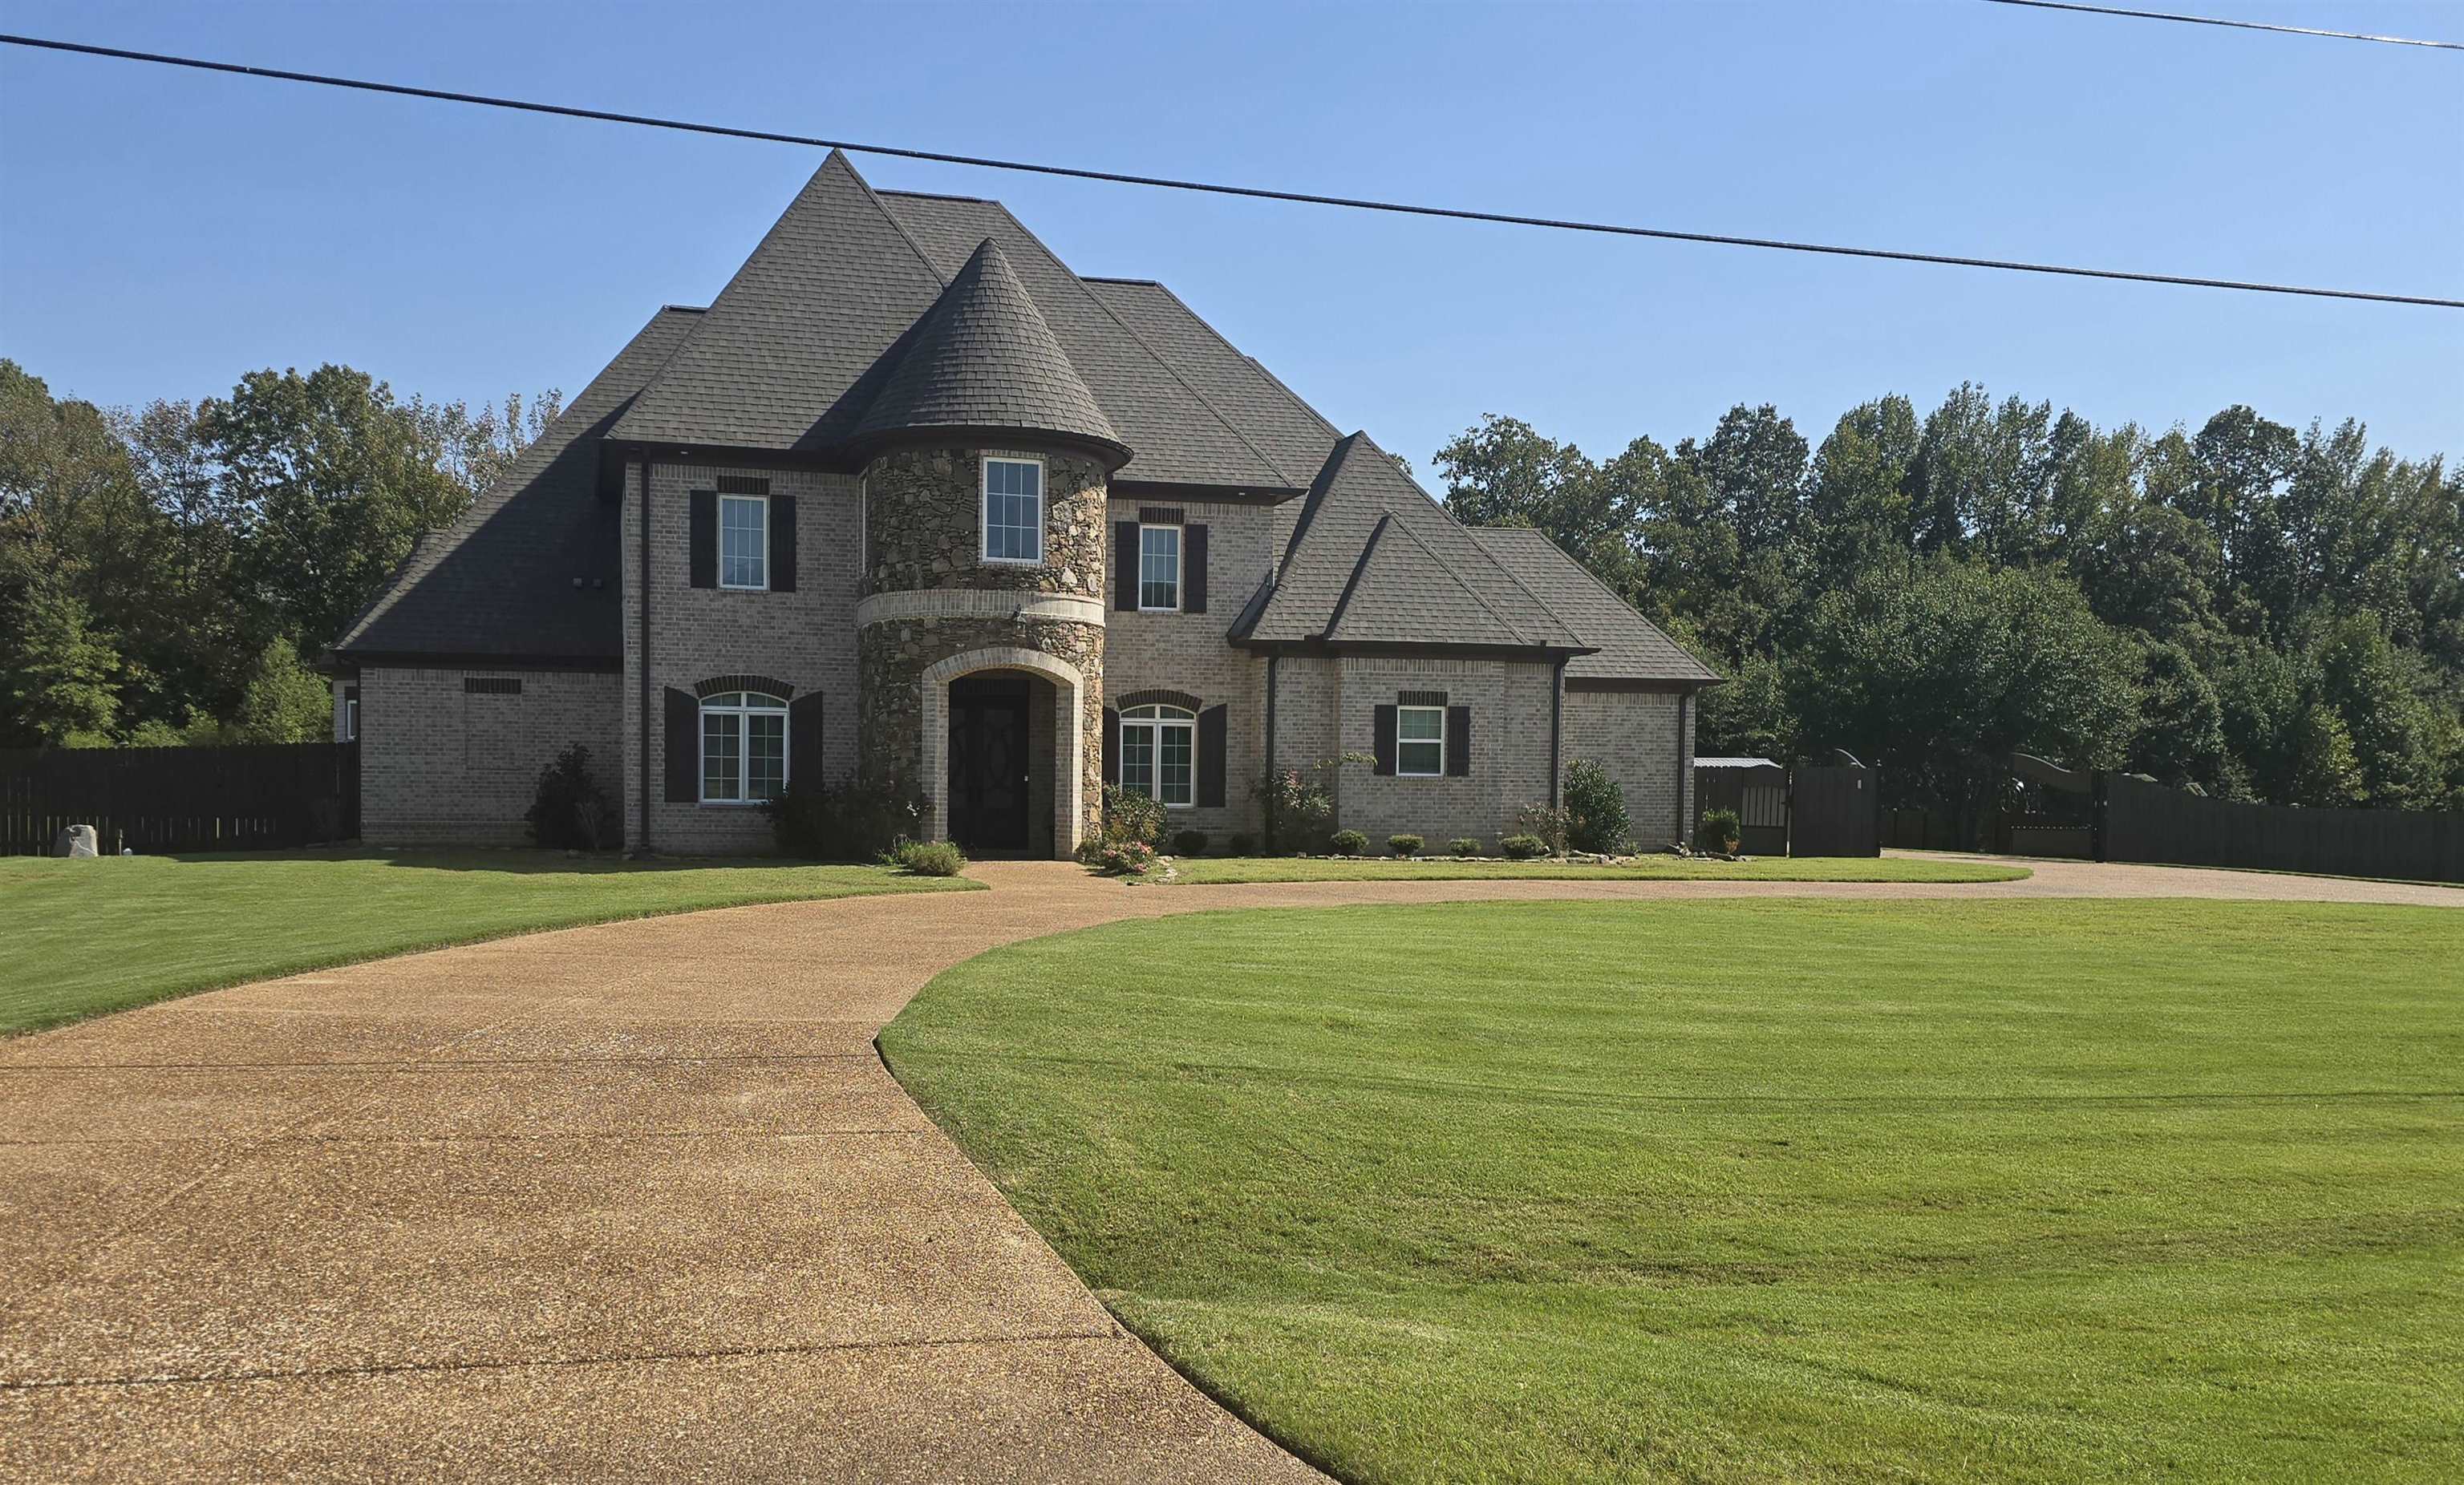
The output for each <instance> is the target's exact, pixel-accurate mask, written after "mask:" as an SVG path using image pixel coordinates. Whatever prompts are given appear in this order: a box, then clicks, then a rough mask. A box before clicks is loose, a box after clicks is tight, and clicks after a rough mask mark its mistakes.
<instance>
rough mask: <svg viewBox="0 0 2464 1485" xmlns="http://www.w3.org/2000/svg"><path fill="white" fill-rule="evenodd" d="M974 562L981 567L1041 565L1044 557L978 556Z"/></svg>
mask: <svg viewBox="0 0 2464 1485" xmlns="http://www.w3.org/2000/svg"><path fill="white" fill-rule="evenodd" d="M976 562H977V564H978V565H979V566H982V567H1042V566H1043V565H1044V558H1042V557H977V558H976Z"/></svg>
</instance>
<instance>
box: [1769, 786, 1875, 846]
mask: <svg viewBox="0 0 2464 1485" xmlns="http://www.w3.org/2000/svg"><path fill="white" fill-rule="evenodd" d="M1790 786H1791V787H1790V791H1789V792H1790V796H1791V797H1790V801H1789V802H1790V805H1791V812H1790V820H1789V842H1788V844H1789V854H1790V855H1791V856H1880V855H1881V854H1882V790H1881V776H1880V775H1877V774H1876V773H1875V772H1874V771H1873V770H1872V769H1869V768H1866V767H1863V766H1862V765H1859V764H1845V765H1838V766H1833V767H1826V768H1800V769H1797V770H1796V771H1795V772H1794V773H1793V775H1791V777H1790Z"/></svg>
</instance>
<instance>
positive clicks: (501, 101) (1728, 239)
mask: <svg viewBox="0 0 2464 1485" xmlns="http://www.w3.org/2000/svg"><path fill="white" fill-rule="evenodd" d="M0 45H6V46H17V47H32V48H35V49H37V50H40V51H46V52H68V53H74V54H77V55H81V56H104V57H112V58H115V59H117V60H120V61H128V62H149V63H153V64H156V65H160V66H165V67H187V68H192V69H195V70H197V71H200V72H215V73H231V74H236V75H237V76H244V77H272V78H276V79H279V80H281V81H284V82H305V83H312V84H314V85H316V86H319V87H327V88H351V89H356V90H358V91H360V92H363V93H385V94H391V95H393V96H395V97H398V98H432V99H436V100H438V101H442V102H448V103H471V104H475V105H477V106H479V107H483V108H504V109H512V110H514V111H516V112H517V113H526V114H548V115H552V116H554V117H557V118H560V119H589V120H598V121H600V122H603V123H626V124H634V125H638V126H640V127H643V128H650V129H674V130H678V131H680V132H683V133H687V134H708V135H715V136H717V137H719V138H722V139H733V140H760V141H764V142H770V143H775V144H802V145H807V146H810V147H813V148H817V149H841V150H847V151H850V152H852V153H855V154H860V155H884V156H889V157H891V158H892V159H898V160H925V161H931V162H934V163H935V164H952V165H971V166H975V167H977V168H979V169H985V170H1014V171H1019V172H1022V173H1023V174H1028V175H1050V176H1062V177H1066V178H1067V179H1070V180H1078V181H1104V182H1110V183H1111V184H1114V185H1119V186H1154V187H1155V188H1157V189H1161V190H1180V191H1200V192H1204V193H1206V194H1209V195H1215V196H1240V197H1246V198H1248V199H1251V200H1256V201H1286V202H1294V203H1298V204H1300V205H1303V206H1314V207H1348V208H1350V209H1353V210H1356V211H1384V212H1390V213H1394V214H1396V215H1400V216H1421V217H1442V218H1446V219H1448V220H1452V221H1459V222H1494V223H1498V224H1500V225H1503V226H1507V227H1541V228H1549V229H1554V230H1558V231H1569V232H1596V233H1602V234H1605V235H1609V236H1616V237H1651V238H1658V239H1661V240H1662V241H1667V242H1694V243H1712V244H1717V245H1720V246H1723V247H1730V248H1766V249H1770V250H1772V251H1780V252H1815V253H1824V254H1828V255H1830V256H1833V257H1843V258H1882V259H1887V260H1889V261H1892V262H1898V263H1930V264H1937V265H1942V266H1947V267H1953V268H1989V269H1998V270H2001V271H2003V272H2006V273H2051V274H2057V275H2059V276H2063V277H2070V278H2107V279H2118V280H2121V281H2123V282H2126V283H2142V284H2173V285H2179V286H2182V287H2186V288H2192V289H2232V290H2237V291H2240V292H2242V293H2246V294H2281V295H2301V296H2305V297H2309V298H2318V299H2359V300H2365V301H2367V302H2371V303H2377V304H2411V305H2420V306H2424V307H2426V308H2430V309H2442V310H2464V299H2447V298H2439V297H2437V296H2435V295H2415V294H2377V293H2372V292H2370V291H2366V290H2361V289H2323V288H2317V287H2312V286H2308V285H2301V284H2270V283H2255V282H2250V281H2246V280H2242V279H2233V278H2201V277H2194V276H2191V275H2189V274H2184V273H2134V272H2131V271H2128V270H2124V269H2114V268H2081V267H2078V266H2075V265H2070V264H2060V263H2029V262H2022V261H2017V260H2013V259H2005V258H1973V257H1963V256H1958V255H1955V254H1951V253H1942V252H1911V251H1902V250H1898V249H1891V248H1856V247H1847V246H1843V245H1840V244H1837V243H1818V242H1791V241H1788V240H1785V239H1782V238H1775V237H1738V236H1731V235H1729V234H1727V233H1723V232H1688V231H1679V230H1676V229H1671V228H1660V227H1630V226H1624V225H1620V224H1617V223H1613V222H1584V221H1574V220H1566V219H1560V218H1554V217H1538V216H1517V215H1513V214H1511V213H1507V212H1503V211H1478V210H1473V209H1471V208H1469V207H1432V206H1420V205H1414V204H1412V203H1409V202H1397V201H1375V200H1370V199H1367V198H1363V197H1353V196H1322V195H1318V194H1315V193H1313V192H1309V191H1287V190H1273V189H1269V188H1267V187H1265V186H1228V185H1224V184H1221V183H1219V182H1208V181H1183V180H1175V179H1173V178H1171V177H1168V176H1156V175H1129V174H1125V173H1123V172H1120V171H1117V170H1091V169H1085V168H1081V167H1078V166H1073V165H1056V164H1038V163H1035V162H1031V161H1023V160H997V159H993V158H991V157H988V156H982V155H957V154H950V153H947V152H944V151H941V150H932V149H911V148H907V147H905V146H902V145H896V144H872V143H866V142H862V141H859V140H831V139H822V138H820V137H818V136H814V135H804V134H781V133H776V132H774V131H771V130H768V129H744V128H737V127H734V126H732V125H728V124H716V123H701V122H696V121H694V120H686V119H662V118H657V117H654V116H652V115H648V114H620V113H612V112H609V111H607V110H605V109H598V108H578V107H574V106H572V105H569V104H564V103H539V102H531V101H527V100H525V99H521V98H491V97H488V96H486V95H484V94H477V93H453V92H448V91H446V90H444V89H441V88H415V87H410V86H408V85H407V84H403V83H398V82H374V81H370V80H368V79H366V78H361V77H331V76H320V75H319V74H317V73H303V72H286V71H284V70H282V69H280V68H276V67H251V66H245V65H242V64H240V63H237V62H215V61H208V60H206V59H204V58H201V57H194V56H173V55H166V54H163V53H155V52H130V51H125V50H122V49H121V48H119V47H102V46H90V45H87V44H86V43H84V42H78V41H57V40H53V39H50V38H47V37H42V36H18V35H11V34H8V33H0Z"/></svg>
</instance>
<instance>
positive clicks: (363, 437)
mask: <svg viewBox="0 0 2464 1485" xmlns="http://www.w3.org/2000/svg"><path fill="white" fill-rule="evenodd" d="M197 424H198V428H199V432H200V435H201V437H202V438H203V439H204V441H205V444H206V447H207V448H209V450H210V451H211V453H212V456H213V458H214V460H215V463H216V464H217V465H218V466H219V467H220V470H221V478H222V487H223V499H224V503H225V507H226V509H227V510H229V511H230V512H231V514H232V516H233V518H234V519H235V520H236V521H237V522H238V530H239V534H240V559H239V572H240V577H241V580H242V582H243V584H244V586H245V589H246V591H247V592H248V593H249V595H250V596H251V597H252V598H253V599H255V600H257V601H261V602H262V603H264V604H265V606H266V609H267V611H268V612H269V614H270V615H271V617H272V621H273V628H274V631H275V633H277V634H280V635H282V636H283V637H285V638H288V639H289V640H291V642H292V643H293V644H294V646H295V647H296V648H297V649H298V650H299V651H300V652H301V653H303V654H304V653H311V652H314V651H316V650H318V649H320V648H322V647H323V646H324V645H326V644H331V643H333V641H334V640H335V639H336V638H338V637H339V636H340V635H341V631H342V629H343V627H344V626H345V625H346V624H347V623H348V622H349V621H350V619H351V617H352V616H353V615H354V614H356V613H357V612H358V611H359V610H360V608H361V607H362V606H363V604H365V603H366V602H367V601H368V600H369V599H370V598H371V597H373V596H374V595H375V593H376V591H377V590H378V588H379V587H381V586H382V585H383V584H384V582H385V579H386V578H387V576H389V575H390V574H391V573H392V571H393V570H394V568H395V567H397V566H399V565H400V564H401V562H402V560H403V559H404V558H405V557H407V556H408V555H409V553H410V547H411V543H412V542H414V541H416V540H417V539H418V538H419V537H420V536H422V535H426V534H427V533H429V532H431V531H434V530H436V529H437V528H439V527H441V526H443V525H445V524H446V523H447V522H449V521H451V520H452V519H453V518H454V517H455V516H457V515H459V514H460V513H462V511H463V509H464V507H466V506H468V505H469V504H470V502H471V494H472V492H471V490H470V487H469V486H467V485H465V484H463V483H462V482H461V481H460V480H458V479H456V478H455V477H454V476H453V475H451V474H450V473H448V472H447V471H446V470H442V469H440V468H438V465H437V463H436V460H437V457H438V455H437V449H436V447H435V444H434V442H433V440H432V439H431V438H430V437H429V430H427V429H424V428H423V427H422V426H421V420H420V417H419V415H418V412H417V410H416V409H415V408H413V407H411V406H409V405H407V404H403V403H400V402H397V401H396V400H395V399H394V396H393V393H392V391H391V390H390V389H389V388H388V387H387V386H386V385H385V383H384V382H378V381H375V380H374V379H372V378H370V377H369V376H367V375H366V374H365V373H364V372H359V371H354V370H351V369H350V368H349V367H346V366H334V365H325V366H319V367H318V368H317V369H316V370H315V371H313V372H310V373H309V374H307V375H306V376H302V375H300V374H299V373H298V372H297V371H285V372H281V373H275V372H272V371H256V372H251V373H249V374H248V375H247V376H246V377H243V378H242V379H241V380H240V382H239V385H238V386H237V387H235V388H233V389H232V392H231V397H230V398H228V399H221V400H215V401H211V402H209V403H207V404H205V405H204V406H203V407H201V408H199V409H198V414H197Z"/></svg>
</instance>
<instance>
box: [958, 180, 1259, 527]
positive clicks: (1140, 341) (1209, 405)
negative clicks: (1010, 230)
mask: <svg viewBox="0 0 2464 1485" xmlns="http://www.w3.org/2000/svg"><path fill="white" fill-rule="evenodd" d="M992 205H993V206H994V207H998V208H999V209H1000V211H1001V215H1003V216H1005V217H1007V218H1009V220H1010V223H1011V225H1013V226H1015V227H1016V228H1017V229H1019V230H1020V231H1021V232H1023V233H1024V234H1025V235H1026V240H1027V241H1028V242H1031V243H1033V244H1035V247H1036V251H1039V252H1042V253H1043V254H1044V255H1045V257H1047V258H1050V259H1051V260H1052V261H1053V262H1054V263H1055V264H1056V265H1058V266H1059V267H1060V269H1061V273H1062V275H1063V276H1064V277H1066V278H1067V279H1068V280H1069V281H1070V282H1071V283H1072V284H1075V285H1076V286H1077V288H1078V292H1079V293H1080V294H1082V295H1086V299H1087V302H1088V303H1089V304H1091V305H1093V306H1095V308H1096V310H1097V312H1098V313H1100V314H1101V315H1102V316H1103V317H1105V318H1106V319H1109V320H1111V322H1112V323H1113V324H1115V325H1117V326H1119V327H1120V330H1121V333H1122V334H1123V335H1126V336H1128V337H1129V338H1131V339H1132V340H1133V341H1135V342H1136V343H1137V347H1138V349H1139V350H1142V351H1144V352H1146V353H1147V359H1148V360H1152V361H1154V362H1155V364H1156V365H1158V366H1160V367H1162V368H1163V373H1164V375H1165V376H1168V377H1170V378H1172V379H1173V380H1174V381H1175V382H1179V383H1180V387H1181V390H1182V391H1185V392H1187V393H1188V394H1189V395H1190V396H1191V397H1192V398H1195V399H1196V400H1197V402H1198V405H1199V406H1200V407H1203V408H1205V409H1206V410H1207V411H1208V412H1209V413H1212V414H1213V415H1214V417H1215V421H1216V422H1218V423H1220V424H1221V425H1223V430H1224V431H1225V432H1227V433H1229V434H1231V435H1232V436H1233V437H1234V438H1237V439H1239V440H1240V441H1241V443H1242V446H1243V447H1244V448H1247V449H1248V450H1249V452H1251V453H1252V454H1255V455H1257V458H1258V462H1259V463H1260V464H1262V465H1264V466H1265V468H1266V469H1267V470H1268V471H1269V472H1271V473H1273V474H1275V475H1277V476H1278V477H1280V478H1282V479H1283V480H1285V481H1286V482H1287V483H1288V482H1289V481H1290V479H1291V477H1292V474H1291V470H1287V469H1285V468H1284V467H1283V466H1282V465H1281V464H1278V463H1276V462H1275V460H1274V458H1273V457H1272V456H1270V455H1269V454H1268V453H1267V452H1266V451H1265V449H1263V448H1259V447H1258V446H1257V444H1256V443H1255V442H1254V441H1252V440H1251V439H1250V437H1249V435H1248V433H1247V432H1245V431H1244V430H1243V428H1242V427H1241V426H1240V425H1239V424H1237V423H1234V422H1233V421H1232V420H1231V419H1230V418H1227V417H1225V416H1224V415H1223V409H1222V408H1221V407H1218V406H1216V405H1215V404H1214V402H1213V401H1212V400H1211V399H1209V398H1208V397H1207V395H1206V394H1205V393H1204V392H1201V391H1199V389H1198V388H1197V387H1195V386H1193V385H1191V384H1190V381H1189V379H1188V378H1187V377H1184V376H1182V375H1181V374H1180V368H1179V367H1178V366H1176V365H1174V364H1173V363H1172V360H1171V358H1169V357H1167V356H1165V355H1164V354H1163V353H1162V352H1161V351H1158V350H1156V349H1155V346H1154V345H1152V344H1151V343H1149V342H1148V340H1147V338H1146V337H1144V336H1142V335H1140V334H1138V333H1137V331H1136V329H1135V328H1133V326H1132V325H1131V324H1130V322H1129V321H1128V320H1125V319H1123V318H1122V317H1120V316H1118V315H1116V314H1114V313H1113V312H1112V307H1111V305H1109V304H1107V303H1105V302H1104V296H1103V295H1099V294H1096V293H1094V292H1092V291H1090V290H1089V288H1088V287H1087V281H1086V280H1085V279H1083V278H1081V277H1079V276H1078V271H1077V270H1076V269H1073V268H1071V267H1070V266H1069V265H1068V264H1067V263H1065V262H1063V261H1062V258H1061V254H1059V253H1057V252H1055V251H1052V247H1051V245H1050V244H1049V243H1046V242H1045V240H1044V239H1043V238H1041V237H1038V236H1037V235H1035V229H1033V228H1031V227H1029V226H1027V225H1026V224H1025V223H1024V222H1022V221H1020V220H1019V219H1018V213H1017V212H1015V211H1012V210H1011V209H1010V208H1009V207H1005V206H1002V205H1001V203H1000V202H998V201H996V202H994V203H992Z"/></svg>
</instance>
